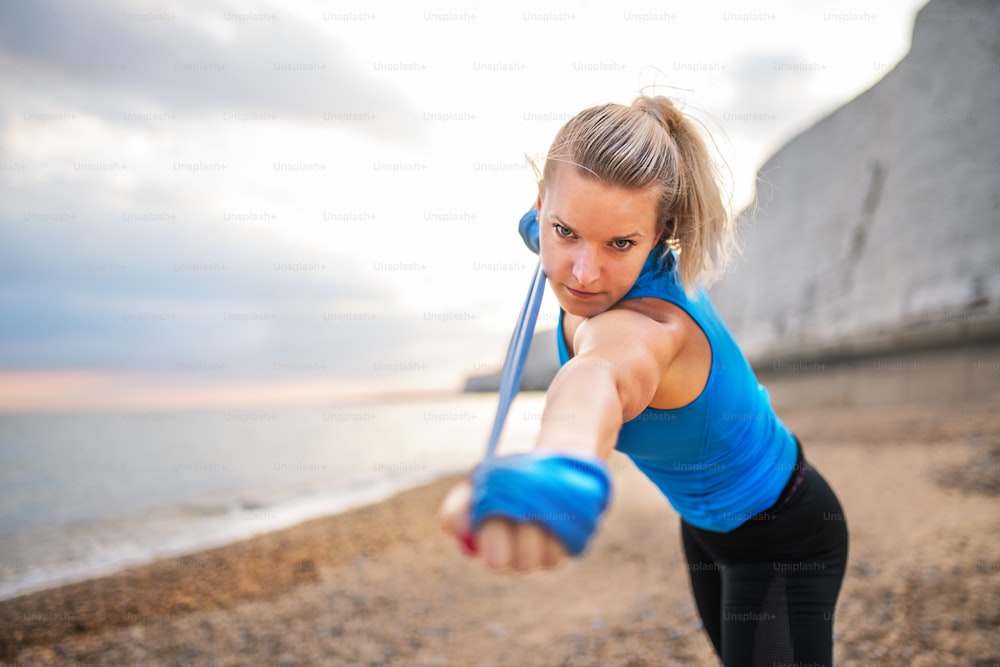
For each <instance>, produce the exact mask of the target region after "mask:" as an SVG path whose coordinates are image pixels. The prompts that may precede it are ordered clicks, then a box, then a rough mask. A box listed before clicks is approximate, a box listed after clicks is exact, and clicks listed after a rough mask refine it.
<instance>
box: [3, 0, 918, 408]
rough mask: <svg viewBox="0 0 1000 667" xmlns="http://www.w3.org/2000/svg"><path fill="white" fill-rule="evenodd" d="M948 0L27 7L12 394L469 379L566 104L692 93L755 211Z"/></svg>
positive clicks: (330, 392)
mask: <svg viewBox="0 0 1000 667" xmlns="http://www.w3.org/2000/svg"><path fill="white" fill-rule="evenodd" d="M923 4H924V2H923V0H875V1H872V2H860V1H859V2H850V1H845V0H830V1H817V2H809V3H802V2H793V1H791V0H773V1H769V2H768V1H765V2H752V3H735V2H732V1H731V0H730V1H728V2H727V1H719V0H710V1H705V2H698V3H694V2H692V3H663V2H659V3H652V2H625V3H621V4H618V3H616V4H615V6H612V3H595V2H590V1H586V0H581V1H580V2H575V3H573V2H569V3H558V4H557V3H550V2H531V3H527V2H514V3H508V4H507V5H506V6H505V7H503V8H499V7H495V6H493V5H492V4H491V3H475V2H472V3H462V4H459V3H435V4H431V5H424V4H416V3H412V4H411V3H403V2H396V3H392V2H376V3H353V2H351V3H340V2H336V3H323V2H310V1H307V0H282V1H281V2H277V1H274V2H267V1H266V0H261V1H260V2H255V3H250V4H249V5H248V4H247V3H235V2H231V3H230V2H224V1H219V0H207V1H203V2H178V3H161V4H157V3H144V2H125V1H117V0H101V1H91V2H60V1H57V0H35V1H33V2H31V3H27V2H24V3H19V2H4V3H0V412H17V411H45V410H107V409H172V408H175V407H177V408H180V407H213V406H242V405H273V404H284V403H297V402H316V401H327V400H335V399H337V398H351V397H354V396H361V395H369V394H372V393H377V392H414V391H432V392H433V391H452V390H456V389H459V388H460V387H461V385H462V382H463V380H464V378H465V376H466V375H467V374H468V373H482V372H491V371H496V370H498V368H499V364H500V362H502V359H503V354H504V348H505V346H506V342H507V339H508V338H509V336H510V331H511V329H512V327H513V324H514V321H515V319H516V316H517V312H518V310H519V308H520V305H521V303H522V301H523V299H524V295H525V293H526V291H527V289H528V285H529V283H530V279H531V274H532V272H533V269H534V265H535V261H536V258H535V257H534V255H532V254H531V253H530V252H529V251H528V250H527V249H525V248H524V246H523V244H522V243H521V241H520V238H519V237H518V235H517V232H516V224H517V221H518V219H519V217H520V215H521V214H522V213H523V212H524V211H525V210H526V209H527V208H528V207H529V206H530V205H531V203H532V202H533V200H534V197H535V194H536V187H535V182H534V177H533V174H532V172H531V170H530V168H529V167H528V165H527V160H526V156H528V157H531V158H535V159H538V160H541V158H543V157H544V154H545V151H546V150H547V148H548V143H549V142H550V141H551V139H552V137H553V135H554V134H555V132H556V131H557V130H558V128H559V126H560V125H561V124H562V123H563V122H565V121H566V120H568V119H569V117H571V116H572V115H573V114H574V113H576V112H577V111H579V110H581V109H583V108H585V107H587V106H591V105H593V104H599V103H604V102H619V103H628V102H630V101H631V99H633V98H634V97H635V96H636V95H637V94H638V93H639V92H641V91H645V92H649V93H657V94H664V95H668V96H670V97H673V98H675V99H676V100H677V101H678V103H679V104H681V105H682V106H683V107H684V108H685V109H686V110H687V111H688V112H689V113H691V114H692V115H694V116H695V117H696V118H698V119H699V120H700V121H702V122H703V123H704V125H705V127H706V128H707V130H708V131H709V132H710V133H711V136H712V138H713V140H714V142H715V144H716V146H717V148H718V160H719V162H720V164H725V165H727V167H728V172H729V173H730V174H731V178H730V179H729V183H728V184H727V185H728V188H729V191H730V192H731V194H732V197H733V208H734V210H735V211H738V210H739V209H740V208H742V206H744V205H746V204H747V203H748V202H750V201H751V200H752V198H753V196H754V192H755V178H756V173H757V170H758V169H759V168H760V166H761V165H762V164H763V163H764V162H765V161H766V159H767V158H768V157H769V156H770V155H771V154H773V153H774V152H775V151H776V150H777V149H778V148H780V147H781V145H782V144H784V143H785V142H787V141H788V140H789V139H791V138H792V137H794V136H795V135H796V134H798V133H800V132H802V131H804V130H805V129H807V128H808V127H809V126H811V125H812V124H813V123H815V122H816V121H818V120H819V119H820V118H822V117H823V116H824V115H826V114H828V113H830V112H831V111H833V110H834V109H836V108H837V107H839V106H841V105H843V104H845V103H846V102H848V101H849V100H850V99H852V98H854V97H855V96H857V95H858V94H860V93H861V92H863V91H864V90H866V89H867V88H869V87H870V86H872V85H873V84H874V83H876V82H877V81H878V80H879V79H880V78H881V77H882V76H884V75H885V74H886V73H887V72H888V71H889V70H890V69H891V68H892V67H893V66H894V65H895V64H896V63H897V62H898V61H899V60H900V59H901V58H902V57H903V56H904V55H905V54H906V51H907V50H908V48H909V44H910V37H911V32H912V27H913V21H914V17H915V14H916V12H917V11H918V10H919V8H920V7H921V6H922V5H923ZM555 311H556V306H555V301H554V299H552V298H551V295H548V296H547V298H546V303H545V304H544V305H543V312H542V316H541V317H540V324H539V326H540V327H547V326H552V325H553V324H554V316H555Z"/></svg>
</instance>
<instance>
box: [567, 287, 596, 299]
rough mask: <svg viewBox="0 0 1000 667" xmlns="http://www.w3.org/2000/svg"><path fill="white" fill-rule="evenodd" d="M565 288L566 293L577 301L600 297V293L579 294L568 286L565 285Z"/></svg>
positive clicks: (579, 292) (578, 291)
mask: <svg viewBox="0 0 1000 667" xmlns="http://www.w3.org/2000/svg"><path fill="white" fill-rule="evenodd" d="M565 287H566V291H567V292H569V293H570V295H572V296H574V297H576V298H577V299H593V298H594V297H596V296H599V295H600V292H581V291H580V290H575V289H573V288H572V287H570V286H568V285H565Z"/></svg>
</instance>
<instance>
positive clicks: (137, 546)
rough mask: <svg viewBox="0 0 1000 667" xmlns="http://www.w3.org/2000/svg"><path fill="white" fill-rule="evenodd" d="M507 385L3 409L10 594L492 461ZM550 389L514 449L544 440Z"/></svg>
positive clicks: (339, 507)
mask: <svg viewBox="0 0 1000 667" xmlns="http://www.w3.org/2000/svg"><path fill="white" fill-rule="evenodd" d="M496 404H497V395H496V394H495V393H482V394H463V393H455V394H434V395H419V394H415V395H408V396H402V395H397V396H385V397H373V398H366V399H362V400H358V401H352V402H351V403H336V404H330V405H314V406H298V407H276V408H273V409H268V408H251V409H229V410H179V411H162V412H158V411H123V412H103V413H59V414H6V415H0V599H9V598H13V597H17V596H20V595H24V594H27V593H32V592H36V591H39V590H44V589H46V588H52V587H55V586H60V585H65V584H68V583H72V582H76V581H81V580H85V579H89V578H93V577H98V576H103V575H107V574H111V573H114V572H117V571H120V570H123V569H126V568H128V567H133V566H137V565H142V564H146V563H150V562H153V561H156V560H159V559H162V558H168V557H171V556H178V555H183V554H186V553H192V552H195V551H200V550H203V549H206V548H211V547H215V546H220V545H223V544H228V543H231V542H235V541H239V540H242V539H246V538H249V537H252V536H254V535H259V534H263V533H268V532H273V531H276V530H280V529H282V528H286V527H289V526H292V525H295V524H298V523H301V522H303V521H307V520H309V519H313V518H317V517H321V516H328V515H331V514H337V513H340V512H344V511H346V510H348V509H351V508H354V507H359V506H362V505H366V504H370V503H374V502H378V501H380V500H383V499H385V498H387V497H389V496H391V495H393V494H395V493H397V492H399V491H402V490H404V489H407V488H412V487H414V486H418V485H420V484H423V483H426V482H430V481H433V480H435V479H438V478H441V477H443V476H447V475H451V474H456V473H461V472H463V471H467V470H469V469H471V467H472V466H474V465H475V464H476V463H477V462H478V461H479V459H480V458H481V457H482V455H483V452H484V450H485V444H486V439H487V436H488V433H489V429H490V426H491V425H492V421H493V416H494V413H495V411H496ZM543 405H544V393H541V392H528V393H522V394H521V395H520V396H518V398H517V399H516V400H515V402H514V404H513V406H512V408H511V411H510V415H509V417H508V420H507V425H506V427H505V431H504V437H503V439H502V441H501V445H500V449H501V451H521V450H524V449H527V448H530V446H531V443H532V441H533V436H534V434H535V433H536V432H537V428H538V422H539V419H540V414H541V409H542V407H543Z"/></svg>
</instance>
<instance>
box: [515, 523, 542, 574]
mask: <svg viewBox="0 0 1000 667" xmlns="http://www.w3.org/2000/svg"><path fill="white" fill-rule="evenodd" d="M515 533H516V535H515V544H514V567H515V568H517V569H518V570H522V571H530V570H537V569H538V568H540V567H542V566H543V565H544V564H545V553H546V544H545V543H546V542H547V541H548V534H547V533H546V531H545V529H544V528H542V527H541V526H539V525H538V524H537V523H519V524H517V529H516V531H515Z"/></svg>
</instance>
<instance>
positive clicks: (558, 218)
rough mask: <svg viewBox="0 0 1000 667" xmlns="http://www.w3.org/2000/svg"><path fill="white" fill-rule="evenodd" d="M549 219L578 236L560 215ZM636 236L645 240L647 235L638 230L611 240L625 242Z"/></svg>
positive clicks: (551, 216)
mask: <svg viewBox="0 0 1000 667" xmlns="http://www.w3.org/2000/svg"><path fill="white" fill-rule="evenodd" d="M549 217H550V218H552V219H553V220H556V221H557V222H558V223H559V224H560V225H562V226H563V227H565V228H566V229H568V230H569V231H571V232H573V233H574V234H576V230H575V229H573V228H572V227H570V226H569V225H567V224H566V222H565V221H564V220H563V219H562V218H560V217H559V216H558V215H551V214H550V215H549ZM577 236H579V234H577ZM636 236H638V237H639V238H644V237H645V234H643V233H642V232H640V231H638V230H637V231H634V232H631V233H629V234H623V235H621V236H614V237H612V238H611V240H612V241H624V240H626V239H630V238H633V237H636Z"/></svg>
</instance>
